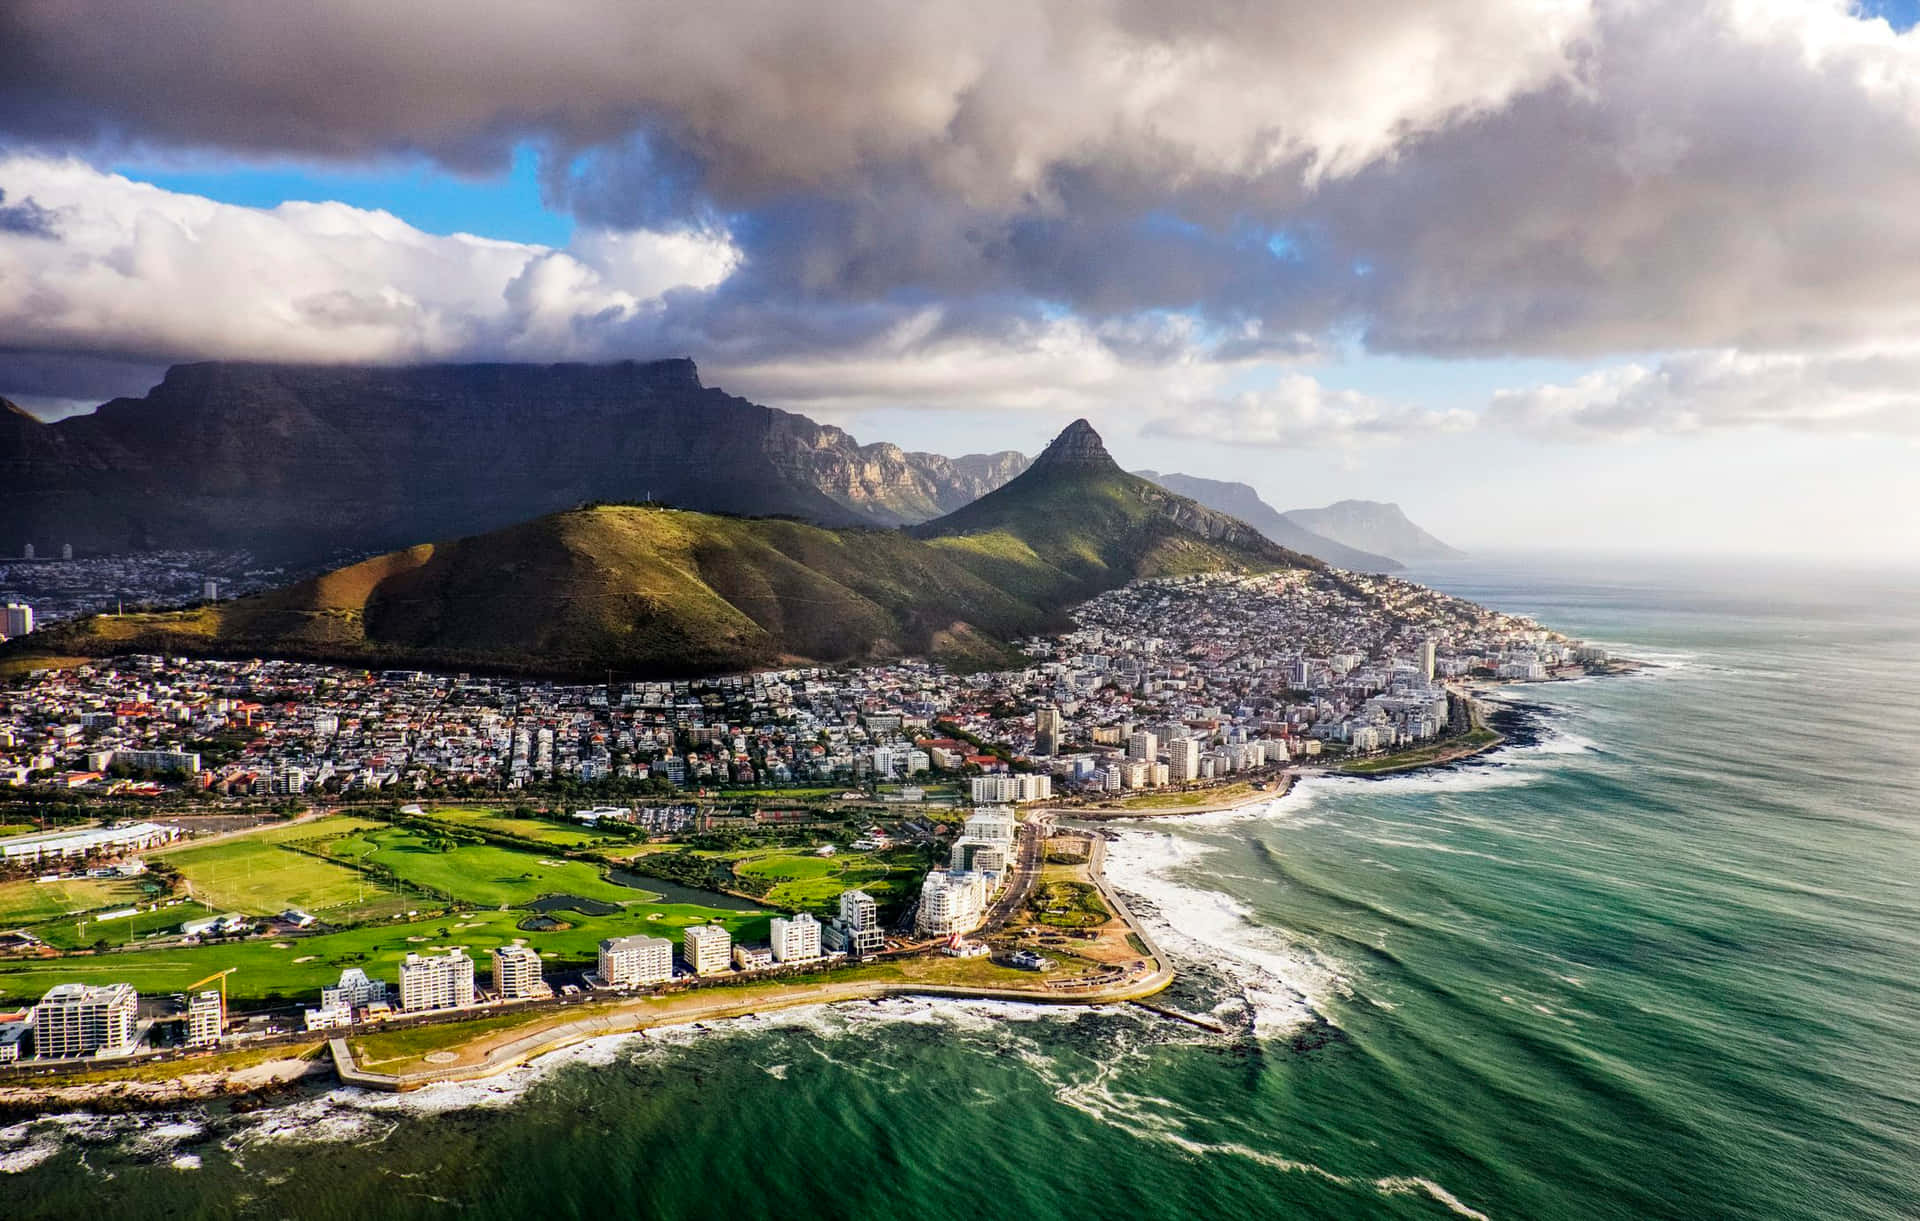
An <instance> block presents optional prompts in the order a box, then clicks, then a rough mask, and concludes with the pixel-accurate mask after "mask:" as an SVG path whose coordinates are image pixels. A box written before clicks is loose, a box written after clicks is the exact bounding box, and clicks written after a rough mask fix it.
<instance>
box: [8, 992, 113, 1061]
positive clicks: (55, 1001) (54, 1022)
mask: <svg viewBox="0 0 1920 1221" xmlns="http://www.w3.org/2000/svg"><path fill="white" fill-rule="evenodd" d="M139 1010H140V994H139V993H138V992H135V991H134V990H133V985H132V984H105V985H101V986H97V987H96V986H94V985H91V984H56V985H54V987H53V989H52V990H51V991H49V992H48V993H47V994H46V996H45V997H43V998H41V1001H40V1003H39V1004H37V1005H35V1006H34V1007H33V1054H34V1055H36V1056H38V1057H40V1058H41V1059H43V1060H52V1059H64V1058H66V1057H69V1056H90V1055H94V1054H96V1053H99V1054H105V1055H125V1054H126V1053H127V1052H130V1051H132V1050H133V1044H134V1035H135V1033H136V1030H137V1027H136V1019H137V1018H138V1015H139Z"/></svg>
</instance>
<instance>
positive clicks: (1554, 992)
mask: <svg viewBox="0 0 1920 1221" xmlns="http://www.w3.org/2000/svg"><path fill="white" fill-rule="evenodd" d="M1422 575H1423V576H1424V578H1425V579H1428V580H1430V581H1431V582H1432V583H1434V584H1438V585H1441V586H1443V587H1444V588H1447V589H1449V590H1451V591H1453V592H1457V593H1461V594H1464V595H1466V596H1469V597H1474V598H1476V599H1479V600H1482V601H1485V602H1488V603H1491V604H1494V605H1498V606H1501V607H1504V608H1507V609H1513V610H1518V611H1524V612H1528V613H1532V614H1536V615H1538V616H1539V617H1540V618H1542V619H1543V620H1545V621H1547V622H1549V623H1552V624H1554V625H1555V626H1559V627H1562V628H1564V629H1566V630H1568V631H1571V632H1575V633H1578V634H1581V635H1585V636H1589V637H1593V638H1599V639H1603V640H1607V641H1611V642H1617V643H1619V644H1620V645H1622V646H1631V648H1630V649H1629V650H1628V651H1630V652H1633V653H1635V654H1637V655H1640V656H1646V657H1650V658H1653V659H1655V660H1658V661H1660V662H1662V663H1664V664H1663V666H1662V668H1660V669H1658V670H1656V671H1653V672H1651V673H1650V674H1648V675H1646V676H1643V677H1635V678H1626V679H1610V680H1600V681H1586V682H1580V683H1569V684H1546V685H1535V686H1529V687H1526V688H1517V689H1510V691H1509V692H1508V694H1509V696H1510V697H1512V698H1513V699H1514V700H1516V701H1518V702H1520V703H1522V704H1524V705H1526V706H1527V707H1526V708H1522V709H1518V710H1517V711H1516V712H1515V713H1514V714H1513V715H1514V716H1515V717H1517V718H1518V719H1519V720H1520V721H1521V722H1522V723H1523V724H1531V725H1532V726H1533V736H1534V738H1535V739H1536V740H1534V741H1533V744H1531V745H1526V746H1521V747H1518V748H1514V749H1510V750H1506V751H1503V752H1501V753H1499V754H1498V755H1496V756H1493V757H1492V758H1491V760H1489V761H1487V762H1485V763H1481V764H1476V765H1472V766H1467V767H1460V768H1454V769H1449V770H1447V771H1445V772H1439V773H1429V774H1426V775H1420V776H1413V777H1399V778H1394V779H1389V780H1382V781H1374V782H1369V781H1360V780H1342V781H1317V782H1312V783H1309V784H1306V785H1304V786H1302V788H1301V789H1300V790H1299V791H1298V792H1296V794H1295V795H1294V796H1293V797H1290V798H1289V799H1287V800H1286V801H1284V802H1281V803H1278V804H1277V805H1275V806H1272V807H1269V808H1263V809H1256V810H1252V811H1244V812H1236V813H1233V814H1228V815H1212V816H1204V817H1202V818H1198V819H1192V820H1186V821H1167V822H1161V823H1154V824H1147V825H1145V826H1142V827H1139V828H1136V829H1133V830H1130V831H1128V832H1126V833H1125V834H1124V836H1123V838H1122V840H1121V842H1119V843H1117V844H1115V845H1114V846H1113V849H1112V852H1111V856H1110V859H1111V861H1112V866H1113V870H1114V873H1115V876H1116V878H1117V880H1118V881H1119V882H1120V883H1121V884H1122V885H1123V886H1124V887H1125V888H1126V889H1129V890H1130V891H1132V892H1133V893H1135V894H1137V895H1139V896H1140V897H1141V899H1142V906H1143V907H1144V908H1146V909H1148V910H1149V911H1150V912H1151V913H1153V918H1154V919H1155V920H1156V921H1159V922H1161V923H1162V924H1163V926H1164V928H1163V935H1164V936H1165V938H1166V940H1167V941H1168V943H1169V946H1170V948H1171V949H1172V950H1173V951H1174V952H1175V953H1176V954H1177V955H1178V956H1179V957H1180V958H1181V960H1182V966H1183V968H1184V971H1183V974H1182V978H1181V980H1180V982H1179V983H1178V984H1177V985H1176V989H1175V993H1174V994H1173V996H1172V998H1171V999H1172V1000H1173V1002H1174V1003H1176V1004H1179V1005H1181V1006H1182V1007H1186V1008H1190V1009H1195V1010H1205V1011H1211V1012H1213V1013H1215V1014H1217V1015H1218V1016H1220V1017H1222V1018H1223V1019H1225V1020H1227V1021H1229V1022H1230V1024H1231V1025H1232V1026H1233V1031H1234V1032H1233V1033H1232V1034H1231V1035H1228V1036H1224V1037H1223V1036H1216V1035H1210V1034H1205V1033H1203V1032H1200V1031H1197V1030H1194V1029H1192V1028H1190V1027H1186V1026H1182V1025H1178V1024H1175V1023H1172V1022H1169V1021H1166V1020H1164V1019H1161V1018H1156V1017H1153V1016H1151V1015H1148V1014H1145V1013H1143V1012H1140V1011H1138V1010H1133V1009H1114V1010H1099V1011H1093V1012H1053V1011H1041V1010H1034V1009H1026V1008H1020V1007H1009V1006H992V1005H947V1004H934V1003H931V1002H911V1001H902V1002H889V1003H886V1004H881V1005H871V1006H869V1005H860V1006H844V1007H839V1008H835V1009H825V1010H813V1011H806V1012H802V1013H797V1014H792V1015H778V1016H776V1017H773V1018H769V1019H765V1020H758V1021H746V1022H739V1023H729V1024H724V1025H721V1026H717V1027H714V1028H712V1029H708V1030H690V1031H680V1032H672V1033H668V1034H664V1035H660V1036H657V1037H647V1038H641V1039H632V1040H623V1041H610V1042H607V1043H603V1044H598V1045H593V1046H589V1047H586V1048H582V1049H578V1050H576V1051H574V1052H570V1053H566V1054H563V1055H562V1056H559V1057H555V1058H553V1059H552V1060H550V1061H549V1062H547V1063H545V1064H543V1065H541V1066H538V1067H536V1068H535V1069H531V1070H524V1071H522V1072H520V1073H517V1074H515V1075H513V1076H512V1077H510V1078H507V1079H504V1080H503V1081H501V1082H499V1083H495V1084H493V1085H487V1086H480V1087H465V1088H461V1089H454V1090H449V1091H444V1092H436V1091H427V1092H425V1093H423V1094H421V1095H414V1096H410V1097H407V1098H402V1099H395V1098H386V1097H373V1096H366V1095H360V1094H358V1093H356V1092H354V1091H346V1090H332V1091H319V1090H315V1091H310V1092H309V1093H307V1094H305V1095H302V1096H300V1097H298V1098H296V1099H293V1100H289V1101H285V1102H282V1103H280V1104H277V1105H275V1106H272V1107H269V1108H267V1109H266V1110H264V1111H261V1112H257V1113H253V1114H247V1115H233V1114H228V1113H226V1112H225V1111H224V1110H223V1109H220V1108H195V1109H192V1110H188V1111H183V1112H180V1113H177V1114H172V1115H165V1116H159V1117H143V1118H139V1119H133V1118H122V1117H112V1116H108V1117H67V1118H64V1119H60V1120H53V1121H42V1122H38V1123H32V1124H15V1125H13V1126H12V1127H7V1128H4V1129H3V1130H0V1166H3V1167H5V1168H7V1169H8V1170H9V1171H10V1173H7V1174H4V1175H0V1214H4V1215H5V1216H8V1217H36V1216H74V1215H84V1214H83V1210H87V1209H98V1208H102V1207H106V1208H111V1209H113V1210H114V1212H115V1213H116V1214H118V1215H120V1216H125V1217H144V1216H225V1215H260V1216H290V1217H367V1216H413V1215H417V1216H440V1215H452V1214H453V1213H455V1212H459V1213H460V1214H461V1215H464V1216H479V1217H518V1216H528V1215H542V1216H556V1217H570V1216H594V1217H605V1216H609V1215H613V1216H664V1217H696V1218H697V1217H714V1218H740V1217H745V1216H761V1215H765V1216H776V1215H795V1214H797V1215H801V1216H825V1217H892V1216H896V1215H903V1214H905V1215H913V1216H916V1217H927V1218H946V1217H953V1218H969V1219H974V1218H997V1217H1073V1218H1086V1217H1106V1216H1122V1215H1125V1216H1140V1217H1190V1216H1199V1215H1213V1214H1219V1215H1230V1216H1247V1215H1257V1216H1290V1215H1291V1216H1328V1217H1448V1216H1473V1215H1479V1216H1486V1217H1490V1218H1557V1217H1568V1218H1594V1217H1673V1218H1693V1217H1755V1218H1758V1217H1765V1218H1776V1217H1779V1218H1860V1217H1911V1216H1915V1215H1920V1169H1917V1167H1920V983H1917V982H1916V974H1917V973H1920V888H1917V879H1920V601H1917V600H1916V595H1920V580H1914V579H1912V578H1898V579H1877V580H1869V579H1865V578H1861V577H1857V576H1848V575H1846V574H1819V575H1818V576H1813V575H1809V574H1801V573H1785V574H1777V575H1773V576H1765V575H1761V574H1756V573H1754V572H1751V571H1742V570H1726V571H1717V570H1711V569H1700V568H1683V567H1674V568H1669V569H1644V568H1643V569H1638V570H1629V569H1625V568H1623V567H1620V566H1617V565H1616V566H1598V565H1595V566H1590V567H1586V568H1569V569H1557V568H1555V567H1552V566H1549V565H1543V564H1542V563H1540V562H1537V561H1535V562H1530V563H1527V564H1525V565H1519V564H1516V565H1513V566H1511V567H1505V568H1502V567H1499V566H1491V565H1481V566H1478V567H1473V568H1466V567H1463V568H1459V569H1455V570H1451V571H1438V572H1434V573H1429V574H1422ZM1522 736H1523V737H1525V736H1526V735H1522Z"/></svg>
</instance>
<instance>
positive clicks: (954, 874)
mask: <svg viewBox="0 0 1920 1221" xmlns="http://www.w3.org/2000/svg"><path fill="white" fill-rule="evenodd" d="M986 914H987V878H986V875H985V874H980V873H972V872H969V871H966V870H958V869H934V870H930V871H928V873H927V879H926V881H925V882H923V883H921V885H920V912H919V916H918V926H919V929H920V932H921V934H922V935H924V936H928V937H949V936H952V935H953V934H955V933H969V932H972V931H973V930H974V929H976V928H978V927H979V926H980V921H981V920H982V919H984V918H985V917H986Z"/></svg>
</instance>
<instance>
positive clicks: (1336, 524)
mask: <svg viewBox="0 0 1920 1221" xmlns="http://www.w3.org/2000/svg"><path fill="white" fill-rule="evenodd" d="M1286 518H1287V520H1288V521H1290V522H1292V523H1294V524H1295V525H1297V526H1300V527H1302V528H1304V529H1307V530H1311V531H1313V532H1314V533H1315V534H1319V535H1323V536H1325V537H1327V538H1330V539H1332V540H1333V541H1334V542H1336V543H1342V544H1345V545H1346V546H1348V547H1358V548H1360V549H1361V550H1363V551H1377V552H1380V553H1381V554H1383V555H1391V556H1395V557H1397V558H1399V559H1400V560H1402V561H1403V562H1405V563H1408V564H1428V563H1434V562H1436V561H1440V560H1458V559H1464V558H1465V557H1466V552H1464V551H1460V550H1457V549H1455V548H1453V547H1449V546H1447V545H1446V544H1445V543H1443V542H1441V541H1440V540H1439V539H1437V538H1435V537H1434V536H1433V535H1431V534H1428V533H1427V532H1426V531H1425V530H1422V529H1421V528H1420V527H1418V526H1416V525H1414V524H1413V523H1412V522H1411V521H1408V520H1407V515H1406V514H1405V513H1402V512H1401V511H1400V506H1399V505H1396V504H1383V503H1382V502H1380V501H1377V500H1341V501H1336V502H1335V503H1333V504H1330V505H1328V506H1327V507H1326V508H1324V509H1294V510H1293V511H1291V512H1289V513H1288V514H1287V515H1286Z"/></svg>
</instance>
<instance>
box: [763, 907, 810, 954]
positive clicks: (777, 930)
mask: <svg viewBox="0 0 1920 1221" xmlns="http://www.w3.org/2000/svg"><path fill="white" fill-rule="evenodd" d="M772 940H773V960H774V961H775V962H779V963H795V962H814V961H817V960H818V959H819V957H820V922H819V921H818V920H816V919H814V918H813V914H812V913H811V912H801V913H800V914H799V915H797V916H794V917H791V918H789V917H786V916H775V917H774V918H773V936H772Z"/></svg>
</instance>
